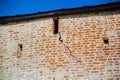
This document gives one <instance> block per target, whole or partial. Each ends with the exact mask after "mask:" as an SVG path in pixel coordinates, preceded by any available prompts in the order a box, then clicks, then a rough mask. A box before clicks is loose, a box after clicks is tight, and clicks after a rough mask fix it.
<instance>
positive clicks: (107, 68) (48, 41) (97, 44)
mask: <svg viewBox="0 0 120 80" xmlns="http://www.w3.org/2000/svg"><path fill="white" fill-rule="evenodd" d="M53 30H54V23H53V19H52V18H43V19H39V20H33V21H28V22H20V23H12V24H8V25H1V26H0V65H1V66H0V80H120V11H106V12H92V13H87V14H80V15H66V16H60V17H59V33H58V34H53V32H54V31H53ZM104 40H107V42H108V43H104Z"/></svg>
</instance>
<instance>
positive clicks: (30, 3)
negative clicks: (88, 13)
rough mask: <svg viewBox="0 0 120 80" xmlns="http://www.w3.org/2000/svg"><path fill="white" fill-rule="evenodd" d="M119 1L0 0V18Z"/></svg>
mask: <svg viewBox="0 0 120 80" xmlns="http://www.w3.org/2000/svg"><path fill="white" fill-rule="evenodd" d="M118 1H120V0H0V16H14V15H21V14H31V13H36V12H44V11H51V10H57V9H61V8H75V7H82V6H91V5H98V4H105V3H110V2H118Z"/></svg>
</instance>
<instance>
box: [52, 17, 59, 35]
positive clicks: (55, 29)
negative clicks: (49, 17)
mask: <svg viewBox="0 0 120 80" xmlns="http://www.w3.org/2000/svg"><path fill="white" fill-rule="evenodd" d="M53 20H54V34H57V33H58V24H59V23H58V17H55V18H54V19H53Z"/></svg>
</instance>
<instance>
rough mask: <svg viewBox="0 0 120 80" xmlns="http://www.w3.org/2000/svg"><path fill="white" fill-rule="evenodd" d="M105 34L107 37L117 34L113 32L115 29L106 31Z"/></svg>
mask: <svg viewBox="0 0 120 80" xmlns="http://www.w3.org/2000/svg"><path fill="white" fill-rule="evenodd" d="M106 35H107V36H108V37H111V36H118V35H117V34H116V33H115V31H107V32H106Z"/></svg>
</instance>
